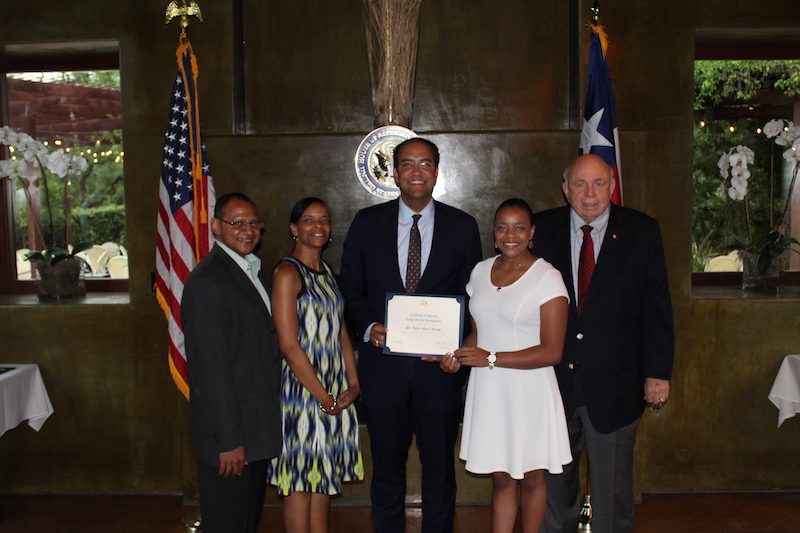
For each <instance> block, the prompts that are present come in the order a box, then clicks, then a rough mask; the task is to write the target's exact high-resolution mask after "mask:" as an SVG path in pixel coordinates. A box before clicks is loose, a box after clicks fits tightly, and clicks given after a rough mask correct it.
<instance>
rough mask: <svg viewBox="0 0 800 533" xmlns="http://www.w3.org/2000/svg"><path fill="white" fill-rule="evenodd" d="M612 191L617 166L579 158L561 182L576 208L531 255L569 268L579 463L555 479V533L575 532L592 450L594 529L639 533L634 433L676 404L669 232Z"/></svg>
mask: <svg viewBox="0 0 800 533" xmlns="http://www.w3.org/2000/svg"><path fill="white" fill-rule="evenodd" d="M614 187H615V184H614V180H613V178H612V173H611V169H610V168H609V166H608V165H607V164H606V163H605V162H604V161H603V160H602V159H601V158H600V157H598V156H596V155H582V156H579V157H578V158H577V159H575V161H573V163H572V164H571V165H570V167H569V169H568V170H567V173H566V176H565V181H564V183H563V190H564V194H565V195H566V197H567V200H568V202H569V206H566V207H560V208H556V209H551V210H549V211H545V212H542V213H538V214H537V215H535V216H534V219H533V223H534V224H535V225H536V236H535V237H534V240H533V253H534V254H535V255H537V256H541V257H543V258H545V259H546V260H547V261H549V262H550V263H552V264H553V266H555V267H556V268H557V269H559V270H560V271H561V274H562V276H563V277H564V283H565V285H566V286H567V289H568V291H569V298H570V311H569V321H568V326H567V338H566V343H565V345H564V355H563V358H562V359H561V363H560V364H559V365H558V366H556V375H557V377H558V383H559V386H560V388H561V395H562V398H563V399H564V404H565V411H566V415H567V423H568V427H569V433H570V442H571V444H572V456H573V457H574V458H575V460H574V461H573V462H572V463H571V464H570V465H567V466H565V467H564V473H563V474H559V475H548V476H547V492H548V506H547V516H546V518H545V525H544V528H543V531H545V532H547V533H555V532H559V533H575V531H576V530H577V526H578V515H579V512H580V507H581V499H580V480H579V475H578V474H579V472H578V468H579V462H580V461H579V458H580V454H581V451H582V448H583V446H584V445H585V446H586V450H587V454H588V458H589V474H590V483H591V489H592V490H591V492H592V512H593V515H592V531H593V532H594V533H610V532H615V533H616V532H631V533H632V532H633V502H634V496H633V445H634V441H635V438H636V429H637V426H638V423H639V419H640V417H641V415H642V412H643V411H644V407H645V405H646V403H651V404H654V405H657V404H662V405H663V403H664V402H666V401H667V398H669V379H670V377H671V373H672V359H673V354H674V332H673V323H672V304H671V301H670V296H669V287H668V284H667V269H666V265H665V261H664V250H663V245H662V242H661V232H660V230H659V225H658V222H657V221H656V220H654V219H652V218H650V217H649V216H647V215H645V214H643V213H640V212H638V211H634V210H632V209H625V208H623V207H619V206H616V205H611V204H610V201H611V195H612V194H613V192H614ZM586 225H588V226H590V228H587V229H586V231H589V232H590V233H589V234H590V235H591V239H592V243H593V248H594V257H595V260H596V266H595V268H594V273H593V275H592V276H591V278H590V279H591V281H590V283H589V285H588V291H587V292H586V294H585V296H584V298H583V300H584V301H580V299H579V298H577V294H576V293H577V292H578V289H577V285H578V283H577V278H578V263H579V256H580V248H581V246H582V241H583V235H584V233H583V231H584V230H582V226H586ZM587 255H589V254H587ZM579 308H580V311H579Z"/></svg>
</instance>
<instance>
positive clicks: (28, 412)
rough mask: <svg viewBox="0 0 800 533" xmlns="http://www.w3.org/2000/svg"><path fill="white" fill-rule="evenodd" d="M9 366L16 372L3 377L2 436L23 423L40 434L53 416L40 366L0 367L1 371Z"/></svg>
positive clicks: (0, 390)
mask: <svg viewBox="0 0 800 533" xmlns="http://www.w3.org/2000/svg"><path fill="white" fill-rule="evenodd" d="M10 367H13V370H8V371H6V372H3V373H2V374H0V436H3V434H4V433H5V432H6V431H8V430H9V429H13V428H15V427H17V426H18V425H19V424H20V422H22V421H23V420H27V421H28V425H29V426H30V427H32V428H33V429H35V430H36V431H39V430H40V429H41V428H42V425H44V421H45V420H47V417H48V416H50V415H51V414H53V405H52V404H51V403H50V397H49V396H48V395H47V389H45V387H44V381H42V373H41V372H40V371H39V365H24V364H15V363H8V364H0V368H10Z"/></svg>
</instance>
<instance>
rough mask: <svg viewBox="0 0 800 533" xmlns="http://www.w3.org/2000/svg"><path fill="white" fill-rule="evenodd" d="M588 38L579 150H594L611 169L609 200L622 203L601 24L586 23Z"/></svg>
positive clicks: (613, 109)
mask: <svg viewBox="0 0 800 533" xmlns="http://www.w3.org/2000/svg"><path fill="white" fill-rule="evenodd" d="M590 27H591V29H592V39H591V42H590V44H589V85H588V87H587V91H586V109H585V110H584V113H583V131H582V132H581V149H580V152H581V154H596V155H598V156H600V157H602V158H603V160H605V162H606V163H608V166H610V167H611V168H612V169H614V181H615V182H616V183H617V186H616V189H615V190H614V195H613V196H612V198H611V201H612V202H614V203H615V204H617V205H622V180H621V176H622V172H621V170H622V169H621V165H620V157H619V131H618V130H617V109H616V107H615V106H614V91H613V90H612V89H611V76H610V75H609V74H608V63H606V56H605V46H604V45H605V44H607V40H606V36H605V32H604V31H603V27H602V26H599V25H590Z"/></svg>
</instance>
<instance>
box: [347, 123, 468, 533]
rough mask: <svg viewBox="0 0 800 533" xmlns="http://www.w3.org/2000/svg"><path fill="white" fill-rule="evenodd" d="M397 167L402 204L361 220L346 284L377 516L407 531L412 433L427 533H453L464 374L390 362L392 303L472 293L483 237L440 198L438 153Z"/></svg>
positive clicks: (381, 523)
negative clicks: (387, 343)
mask: <svg viewBox="0 0 800 533" xmlns="http://www.w3.org/2000/svg"><path fill="white" fill-rule="evenodd" d="M394 165H395V166H394V179H395V182H396V183H397V186H398V187H399V188H400V199H399V200H394V201H392V202H387V203H384V204H380V205H376V206H373V207H368V208H366V209H363V210H361V211H360V212H359V213H358V214H356V216H355V218H354V220H353V223H352V224H351V226H350V231H349V232H348V234H347V239H346V240H345V243H344V252H343V255H342V272H341V276H340V282H339V287H340V288H341V291H342V294H343V295H344V299H345V314H346V316H347V318H348V319H349V320H350V323H351V324H352V325H353V326H354V328H355V330H356V332H357V334H358V336H359V338H360V339H361V340H362V341H363V342H362V343H361V345H360V348H359V359H358V370H359V379H360V381H361V395H362V399H363V403H364V410H365V415H366V422H367V428H368V430H369V436H370V443H371V450H372V463H373V473H372V485H371V488H370V496H371V499H372V517H373V520H374V523H375V531H377V532H381V533H383V532H397V533H402V532H403V531H404V523H405V495H406V460H407V458H408V450H409V448H410V446H411V438H412V435H415V436H416V439H417V449H418V450H419V457H420V461H421V463H422V531H423V532H445V531H452V529H453V513H454V510H455V500H456V484H455V466H454V447H455V442H456V439H457V437H458V425H459V422H460V421H461V408H462V391H463V386H464V380H465V376H466V374H464V373H462V372H459V373H457V374H446V373H444V372H442V371H441V370H440V369H439V366H438V365H435V364H431V363H426V362H423V361H421V360H420V359H419V358H417V357H402V356H394V355H383V354H382V351H381V350H382V348H383V343H384V334H385V333H386V327H385V326H384V323H385V305H386V303H385V302H386V294H387V293H392V292H416V293H419V294H437V295H463V294H465V286H466V283H467V281H468V280H469V275H470V272H471V270H472V267H473V266H475V264H476V263H477V262H478V261H479V260H480V259H481V244H480V236H479V233H478V225H477V223H476V222H475V219H474V218H473V217H471V216H470V215H468V214H466V213H464V212H463V211H459V210H458V209H455V208H453V207H450V206H448V205H445V204H442V203H440V202H436V201H434V200H433V187H434V185H435V184H436V178H437V176H438V173H439V150H438V149H437V148H436V145H434V144H433V143H432V142H430V141H428V140H425V139H420V138H412V139H409V140H407V141H405V142H403V143H401V144H400V145H398V146H397V147H396V149H395V153H394ZM415 228H416V229H418V230H419V233H418V237H417V242H418V243H419V244H418V245H417V247H418V250H419V251H418V252H416V253H415V252H414V251H413V248H414V244H413V243H414V241H415V237H414V236H413V233H414V231H415ZM410 243H411V250H410V249H409V244H410ZM415 255H416V256H418V257H417V259H415ZM415 265H416V266H415ZM420 274H421V275H420ZM418 277H419V279H418V285H417V286H416V287H413V285H415V284H416V283H417V278H418ZM409 285H411V287H409ZM409 289H410V290H409Z"/></svg>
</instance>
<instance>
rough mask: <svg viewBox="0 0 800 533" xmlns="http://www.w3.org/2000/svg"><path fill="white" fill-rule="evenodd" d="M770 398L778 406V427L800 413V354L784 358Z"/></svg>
mask: <svg viewBox="0 0 800 533" xmlns="http://www.w3.org/2000/svg"><path fill="white" fill-rule="evenodd" d="M769 399H770V401H771V402H772V403H774V404H775V407H777V408H778V427H781V424H783V421H784V420H786V419H787V418H792V417H793V416H794V415H796V414H797V413H800V355H787V356H786V357H784V358H783V362H782V363H781V368H780V370H778V375H777V376H775V383H773V384H772V390H770V391H769Z"/></svg>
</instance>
